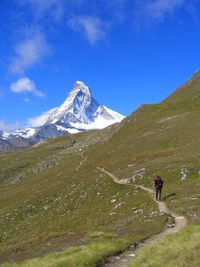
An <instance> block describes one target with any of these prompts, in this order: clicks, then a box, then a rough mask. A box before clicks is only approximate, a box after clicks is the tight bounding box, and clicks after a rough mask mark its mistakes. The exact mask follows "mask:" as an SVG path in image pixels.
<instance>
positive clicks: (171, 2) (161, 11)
mask: <svg viewBox="0 0 200 267" xmlns="http://www.w3.org/2000/svg"><path fill="white" fill-rule="evenodd" d="M184 3H185V0H154V1H152V2H149V3H148V4H147V6H146V11H147V12H148V13H149V15H150V16H151V17H152V18H155V19H160V18H162V17H163V16H165V15H166V14H167V13H172V12H174V11H175V9H176V8H178V7H180V6H182V5H183V4H184Z"/></svg>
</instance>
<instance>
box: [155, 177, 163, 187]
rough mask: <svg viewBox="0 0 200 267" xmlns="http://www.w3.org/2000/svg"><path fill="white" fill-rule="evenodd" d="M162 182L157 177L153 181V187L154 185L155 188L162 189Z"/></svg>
mask: <svg viewBox="0 0 200 267" xmlns="http://www.w3.org/2000/svg"><path fill="white" fill-rule="evenodd" d="M163 183H164V182H163V180H162V179H161V178H160V177H157V178H156V179H155V180H154V185H155V188H157V189H162V187H163Z"/></svg>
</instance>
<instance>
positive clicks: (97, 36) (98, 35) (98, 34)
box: [68, 16, 106, 44]
mask: <svg viewBox="0 0 200 267" xmlns="http://www.w3.org/2000/svg"><path fill="white" fill-rule="evenodd" d="M68 25H69V27H70V28H71V29H72V30H73V31H78V32H82V33H83V34H84V35H85V37H86V38H87V40H88V41H89V42H90V43H91V44H95V43H96V42H98V41H100V40H101V39H103V38H105V35H106V27H105V23H104V22H103V21H102V20H101V19H100V18H99V17H94V16H75V17H73V18H71V19H70V20H69V21H68Z"/></svg>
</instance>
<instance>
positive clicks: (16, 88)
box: [10, 77, 44, 97]
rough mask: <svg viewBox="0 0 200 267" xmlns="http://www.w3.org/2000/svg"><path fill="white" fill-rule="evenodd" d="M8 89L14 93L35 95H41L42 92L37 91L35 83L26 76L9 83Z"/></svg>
mask: <svg viewBox="0 0 200 267" xmlns="http://www.w3.org/2000/svg"><path fill="white" fill-rule="evenodd" d="M10 90H11V91H12V92H14V93H17V94H20V93H32V94H34V95H36V96H39V97H43V96H44V94H43V93H42V92H41V91H39V90H38V89H37V87H36V85H35V83H34V82H33V81H32V80H30V79H29V78H28V77H24V78H20V79H18V80H17V81H16V82H15V83H12V84H11V85H10Z"/></svg>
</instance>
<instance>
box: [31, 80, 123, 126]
mask: <svg viewBox="0 0 200 267" xmlns="http://www.w3.org/2000/svg"><path fill="white" fill-rule="evenodd" d="M123 118H124V116H122V115H121V114H119V113H117V112H115V111H112V110H110V109H108V108H107V107H105V106H101V105H100V104H99V103H98V102H97V101H96V100H95V99H94V98H93V96H92V92H91V90H90V88H89V87H88V86H87V85H86V84H85V83H84V82H82V81H76V82H75V84H74V86H73V88H72V90H71V91H70V93H69V95H68V97H67V99H66V100H65V101H64V103H63V104H62V105H61V106H60V107H58V108H55V109H52V110H50V111H49V112H45V113H44V114H43V115H42V116H40V117H38V119H37V118H36V120H35V121H37V122H38V121H42V122H43V124H42V125H48V124H55V125H56V126H59V125H60V126H62V127H64V128H65V129H68V130H69V129H78V130H87V129H101V128H105V127H107V126H108V125H111V124H113V123H116V122H120V121H121V120H122V119H123ZM37 126H41V125H38V124H37ZM59 129H61V128H59ZM62 129H63V128H62Z"/></svg>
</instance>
